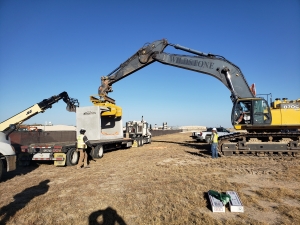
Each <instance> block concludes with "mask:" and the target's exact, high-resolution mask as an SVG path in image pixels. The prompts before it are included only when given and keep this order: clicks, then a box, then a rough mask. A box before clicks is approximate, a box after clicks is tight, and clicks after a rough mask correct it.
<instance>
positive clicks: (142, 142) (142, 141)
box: [140, 137, 145, 146]
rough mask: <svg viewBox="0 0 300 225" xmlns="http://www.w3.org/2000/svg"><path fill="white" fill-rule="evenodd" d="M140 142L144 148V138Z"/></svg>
mask: <svg viewBox="0 0 300 225" xmlns="http://www.w3.org/2000/svg"><path fill="white" fill-rule="evenodd" d="M140 142H141V146H144V144H145V141H144V138H143V137H140Z"/></svg>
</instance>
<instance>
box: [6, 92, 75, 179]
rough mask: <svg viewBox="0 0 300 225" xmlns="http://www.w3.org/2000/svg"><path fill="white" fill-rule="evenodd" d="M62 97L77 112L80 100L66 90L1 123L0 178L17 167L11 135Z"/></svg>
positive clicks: (69, 108)
mask: <svg viewBox="0 0 300 225" xmlns="http://www.w3.org/2000/svg"><path fill="white" fill-rule="evenodd" d="M61 99H62V100H63V101H64V102H65V103H66V104H67V107H66V109H67V111H69V112H76V107H79V102H78V100H77V99H74V98H70V97H69V96H68V93H67V92H65V91H64V92H62V93H60V94H59V95H54V96H52V97H50V98H48V99H44V100H43V101H41V102H39V103H37V104H35V105H33V106H31V107H29V108H27V109H25V110H23V111H22V112H20V113H18V114H16V115H14V116H12V117H10V118H9V119H7V120H5V121H3V122H1V123H0V180H1V177H2V174H3V173H4V172H5V171H6V172H9V171H13V170H15V169H16V151H15V149H14V147H13V146H12V145H11V142H10V138H9V135H10V134H11V133H12V132H13V131H14V130H15V129H16V128H17V126H19V125H20V124H22V123H23V122H24V121H25V120H28V119H29V118H31V117H33V116H35V115H36V114H38V113H43V112H44V111H45V110H46V109H49V108H51V107H52V105H53V104H54V103H56V102H58V101H59V100H61Z"/></svg>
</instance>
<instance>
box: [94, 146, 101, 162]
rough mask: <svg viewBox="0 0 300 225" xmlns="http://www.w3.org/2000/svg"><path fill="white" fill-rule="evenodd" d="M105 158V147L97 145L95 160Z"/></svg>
mask: <svg viewBox="0 0 300 225" xmlns="http://www.w3.org/2000/svg"><path fill="white" fill-rule="evenodd" d="M102 157H103V146H102V145H97V146H96V147H95V148H94V155H93V158H96V159H99V158H102Z"/></svg>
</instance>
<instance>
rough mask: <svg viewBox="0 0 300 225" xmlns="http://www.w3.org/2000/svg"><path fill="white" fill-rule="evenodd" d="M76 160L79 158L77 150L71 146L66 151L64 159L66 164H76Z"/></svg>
mask: <svg viewBox="0 0 300 225" xmlns="http://www.w3.org/2000/svg"><path fill="white" fill-rule="evenodd" d="M78 160H79V152H77V151H76V148H71V149H70V150H69V151H68V152H67V160H66V164H67V166H75V165H77V163H78Z"/></svg>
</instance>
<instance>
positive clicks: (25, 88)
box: [0, 0, 300, 127]
mask: <svg viewBox="0 0 300 225" xmlns="http://www.w3.org/2000/svg"><path fill="white" fill-rule="evenodd" d="M162 38H166V39H167V40H168V41H169V43H173V44H180V45H182V46H185V47H189V48H192V49H196V50H198V51H201V52H205V53H214V54H218V55H222V56H224V57H225V58H227V59H228V60H230V61H231V62H233V63H234V64H236V65H237V66H239V67H240V69H241V70H242V72H243V74H244V75H245V77H246V79H247V81H248V83H249V84H252V83H255V84H256V89H257V93H263V94H267V93H272V96H273V99H275V98H277V97H278V98H283V97H287V98H289V99H297V98H300V87H299V86H300V73H299V65H300V1H299V0H288V1H281V0H264V1H258V0H256V1H246V0H245V1H238V0H231V1H224V0H213V1H201V0H198V1H197V0H186V1H177V0H174V1H157V0H153V1H151V2H149V1H142V0H139V1H138V0H128V1H121V0H118V1H117V0H111V1H92V0H87V1H76V0H72V1H68V0H64V1H57V0H51V1H50V0H44V1H37V0H35V1H30V0H27V1H16V0H1V1H0V83H1V89H0V94H1V95H0V105H1V110H0V121H3V120H5V119H7V118H9V117H11V116H13V115H15V114H16V113H18V112H20V111H22V110H24V109H26V108H28V107H30V106H31V105H34V104H35V103H38V102H40V101H41V100H43V99H45V98H49V97H50V96H52V95H56V94H59V93H61V92H62V91H67V92H68V93H69V95H70V97H73V98H77V99H78V100H79V102H80V106H90V105H92V103H91V102H90V101H89V96H90V95H94V94H97V90H98V86H99V85H100V77H101V76H104V75H107V74H109V73H110V72H111V71H113V70H114V69H115V68H116V67H118V66H119V65H120V64H121V63H123V62H124V61H125V60H127V59H128V58H129V57H130V56H132V55H133V54H134V53H135V52H136V51H137V50H138V49H140V48H141V47H142V46H143V45H144V44H145V43H147V42H148V43H149V42H150V43H151V42H153V41H155V40H160V39H162ZM165 52H170V53H177V54H186V52H182V51H179V50H175V49H174V48H172V47H167V48H166V49H165ZM113 89H114V92H112V93H110V94H109V96H110V97H111V98H114V99H115V100H116V103H117V105H119V106H121V107H122V108H123V122H124V123H125V122H126V121H128V120H140V118H141V116H142V115H143V116H144V119H145V120H147V121H148V122H149V123H151V124H153V125H154V124H158V125H162V123H163V122H167V123H168V125H171V126H181V125H204V126H219V125H222V126H225V127H231V122H230V114H231V108H232V103H231V100H230V98H229V96H230V92H229V90H228V89H227V88H226V87H225V86H224V85H223V84H222V83H221V82H220V81H218V80H217V79H215V78H213V77H211V76H207V75H204V74H201V73H196V72H192V71H188V70H184V69H180V68H175V67H172V66H167V65H163V64H160V63H158V62H155V63H154V64H151V65H149V66H148V67H145V68H144V69H142V70H139V71H138V72H136V73H134V74H132V75H130V76H128V77H127V78H125V79H122V80H121V81H119V82H117V83H115V84H114V85H113ZM46 121H47V122H49V121H51V123H53V124H66V125H75V124H76V120H75V114H74V113H69V112H67V111H66V110H65V103H64V102H63V101H61V102H59V103H56V104H55V105H53V108H52V109H48V110H46V111H45V112H44V113H43V114H39V115H37V116H35V117H33V118H31V119H30V120H28V121H26V123H42V124H44V123H45V122H46Z"/></svg>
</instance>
